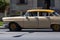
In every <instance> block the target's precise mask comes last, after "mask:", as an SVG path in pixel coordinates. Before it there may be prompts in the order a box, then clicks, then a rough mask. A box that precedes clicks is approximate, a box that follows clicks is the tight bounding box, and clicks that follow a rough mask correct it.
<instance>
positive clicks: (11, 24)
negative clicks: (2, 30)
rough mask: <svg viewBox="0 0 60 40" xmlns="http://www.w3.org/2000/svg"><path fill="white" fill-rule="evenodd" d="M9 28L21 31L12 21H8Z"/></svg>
mask: <svg viewBox="0 0 60 40" xmlns="http://www.w3.org/2000/svg"><path fill="white" fill-rule="evenodd" d="M9 30H10V31H21V27H20V26H19V25H18V24H17V23H14V22H11V23H9Z"/></svg>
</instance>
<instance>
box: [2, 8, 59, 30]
mask: <svg viewBox="0 0 60 40" xmlns="http://www.w3.org/2000/svg"><path fill="white" fill-rule="evenodd" d="M2 20H3V22H4V24H6V25H5V26H8V28H9V30H10V31H21V29H22V28H29V29H33V28H34V29H41V28H42V29H45V28H46V29H50V28H51V29H52V30H53V31H60V15H59V14H58V13H57V12H55V11H54V10H51V9H30V10H27V12H26V13H25V15H24V16H17V17H3V18H2Z"/></svg>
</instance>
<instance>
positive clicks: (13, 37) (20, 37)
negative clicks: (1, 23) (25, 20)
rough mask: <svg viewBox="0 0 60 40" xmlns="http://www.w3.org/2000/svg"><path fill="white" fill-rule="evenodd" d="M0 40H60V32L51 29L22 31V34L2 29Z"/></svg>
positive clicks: (0, 30)
mask: <svg viewBox="0 0 60 40" xmlns="http://www.w3.org/2000/svg"><path fill="white" fill-rule="evenodd" d="M0 40H60V32H53V31H52V30H51V29H43V30H42V29H22V31H20V32H10V31H9V29H0Z"/></svg>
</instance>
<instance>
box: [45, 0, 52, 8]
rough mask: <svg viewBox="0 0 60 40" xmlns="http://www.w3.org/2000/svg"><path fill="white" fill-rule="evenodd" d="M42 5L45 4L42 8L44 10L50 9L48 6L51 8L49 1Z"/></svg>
mask: <svg viewBox="0 0 60 40" xmlns="http://www.w3.org/2000/svg"><path fill="white" fill-rule="evenodd" d="M44 4H45V5H44V6H45V7H44V8H45V9H50V6H51V1H50V0H45V2H44Z"/></svg>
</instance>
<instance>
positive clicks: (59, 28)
mask: <svg viewBox="0 0 60 40" xmlns="http://www.w3.org/2000/svg"><path fill="white" fill-rule="evenodd" d="M52 29H53V31H60V25H57V24H55V25H52Z"/></svg>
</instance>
